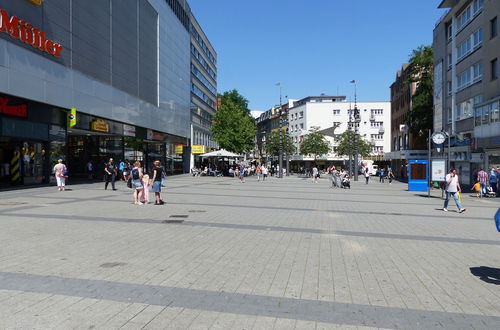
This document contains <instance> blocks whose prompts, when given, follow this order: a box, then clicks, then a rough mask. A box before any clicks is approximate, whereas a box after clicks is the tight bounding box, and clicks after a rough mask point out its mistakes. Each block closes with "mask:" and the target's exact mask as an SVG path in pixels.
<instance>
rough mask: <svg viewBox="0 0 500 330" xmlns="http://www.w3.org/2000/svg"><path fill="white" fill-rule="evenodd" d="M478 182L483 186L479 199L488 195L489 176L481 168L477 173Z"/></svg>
mask: <svg viewBox="0 0 500 330" xmlns="http://www.w3.org/2000/svg"><path fill="white" fill-rule="evenodd" d="M477 181H478V182H479V185H480V186H481V191H480V194H479V197H483V195H486V194H487V192H486V184H487V182H488V174H487V173H486V172H485V171H484V170H483V168H481V169H480V170H479V172H478V173H477Z"/></svg>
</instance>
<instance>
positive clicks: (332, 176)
mask: <svg viewBox="0 0 500 330" xmlns="http://www.w3.org/2000/svg"><path fill="white" fill-rule="evenodd" d="M328 172H329V173H330V180H331V181H332V186H331V188H337V187H338V185H337V178H336V176H337V170H336V169H335V167H333V168H329V169H328Z"/></svg>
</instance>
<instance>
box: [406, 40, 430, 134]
mask: <svg viewBox="0 0 500 330" xmlns="http://www.w3.org/2000/svg"><path fill="white" fill-rule="evenodd" d="M407 70H408V78H407V81H406V82H407V83H416V84H417V88H416V90H415V94H414V95H413V97H412V109H411V111H410V112H409V113H408V117H407V118H406V123H407V124H408V128H409V130H410V132H411V133H414V134H417V135H419V136H422V135H424V134H426V132H427V131H428V130H430V129H432V125H433V122H432V115H433V103H434V99H433V97H434V96H433V93H434V87H433V80H434V77H433V51H432V47H431V46H420V47H418V48H417V49H415V50H413V53H412V55H411V56H410V64H409V66H408V68H407Z"/></svg>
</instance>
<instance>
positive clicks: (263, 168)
mask: <svg viewBox="0 0 500 330" xmlns="http://www.w3.org/2000/svg"><path fill="white" fill-rule="evenodd" d="M268 174H269V170H268V169H267V167H266V165H262V182H264V181H266V178H267V175H268Z"/></svg>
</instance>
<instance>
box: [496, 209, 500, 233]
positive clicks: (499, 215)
mask: <svg viewBox="0 0 500 330" xmlns="http://www.w3.org/2000/svg"><path fill="white" fill-rule="evenodd" d="M495 224H496V225H497V230H498V231H499V232H500V208H499V209H498V211H497V213H496V214H495Z"/></svg>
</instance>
